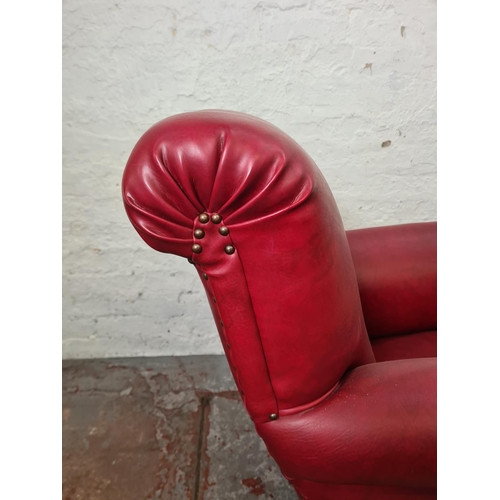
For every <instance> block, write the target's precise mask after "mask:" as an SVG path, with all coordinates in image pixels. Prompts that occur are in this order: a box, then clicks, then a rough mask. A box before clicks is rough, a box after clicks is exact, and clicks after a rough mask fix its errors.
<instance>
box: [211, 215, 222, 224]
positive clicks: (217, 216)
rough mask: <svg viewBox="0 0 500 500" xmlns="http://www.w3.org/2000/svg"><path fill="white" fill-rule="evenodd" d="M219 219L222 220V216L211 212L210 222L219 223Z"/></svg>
mask: <svg viewBox="0 0 500 500" xmlns="http://www.w3.org/2000/svg"><path fill="white" fill-rule="evenodd" d="M221 220H222V217H221V216H220V215H219V214H213V215H212V222H213V223H214V224H220V221H221Z"/></svg>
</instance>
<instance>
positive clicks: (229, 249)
mask: <svg viewBox="0 0 500 500" xmlns="http://www.w3.org/2000/svg"><path fill="white" fill-rule="evenodd" d="M224 252H226V253H227V254H228V255H231V254H233V253H234V247H233V245H226V246H225V247H224Z"/></svg>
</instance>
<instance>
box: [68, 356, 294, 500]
mask: <svg viewBox="0 0 500 500" xmlns="http://www.w3.org/2000/svg"><path fill="white" fill-rule="evenodd" d="M256 498H258V499H272V498H274V499H276V500H297V496H296V494H295V493H294V490H293V488H292V487H291V486H290V485H289V484H288V482H287V481H286V480H285V479H284V478H283V476H282V475H281V473H280V471H279V468H278V466H277V465H276V463H275V462H274V460H273V459H272V458H271V457H270V456H269V454H268V453H267V450H266V447H265V445H264V443H263V442H262V441H261V439H260V438H259V437H258V436H257V434H256V432H255V429H254V426H253V423H252V421H251V420H250V418H249V417H248V415H247V414H246V412H245V410H244V408H243V404H242V402H241V399H240V397H239V394H238V393H237V391H236V387H235V385H234V382H233V380H232V377H231V374H230V371H229V367H228V365H227V361H226V359H225V358H224V357H223V356H186V357H165V358H126V359H107V360H81V361H80V360H78V361H77V360H71V361H69V360H68V361H63V500H149V499H161V500H226V499H227V500H231V499H238V500H239V499H256Z"/></svg>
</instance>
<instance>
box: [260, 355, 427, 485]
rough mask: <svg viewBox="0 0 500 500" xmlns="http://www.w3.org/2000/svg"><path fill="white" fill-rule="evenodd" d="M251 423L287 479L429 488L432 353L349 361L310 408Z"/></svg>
mask: <svg viewBox="0 0 500 500" xmlns="http://www.w3.org/2000/svg"><path fill="white" fill-rule="evenodd" d="M257 431H258V433H259V435H260V436H261V437H262V439H264V441H265V442H266V444H267V447H268V449H269V452H270V453H271V455H272V456H273V457H274V458H275V460H276V461H277V462H278V463H279V464H280V467H281V469H282V472H283V473H284V474H285V475H286V476H287V477H289V478H290V479H291V480H292V482H294V480H299V481H300V480H304V479H305V480H308V481H317V482H326V483H338V484H365V485H378V486H398V487H409V488H433V487H435V486H436V461H437V458H436V359H435V358H434V359H432V358H425V359H423V358H422V359H411V360H402V361H387V362H383V363H373V364H369V365H364V366H360V367H358V368H355V369H353V370H351V371H349V372H348V373H347V374H346V375H345V376H344V378H343V379H342V380H341V383H340V385H339V387H338V389H337V390H336V392H335V393H334V394H333V395H332V396H330V398H328V399H327V400H325V401H323V402H322V403H321V404H319V405H318V406H316V407H315V408H313V409H311V410H309V411H305V412H301V413H297V414H294V415H287V416H285V417H283V418H281V419H280V420H279V421H277V422H273V423H271V424H269V423H264V424H259V425H257Z"/></svg>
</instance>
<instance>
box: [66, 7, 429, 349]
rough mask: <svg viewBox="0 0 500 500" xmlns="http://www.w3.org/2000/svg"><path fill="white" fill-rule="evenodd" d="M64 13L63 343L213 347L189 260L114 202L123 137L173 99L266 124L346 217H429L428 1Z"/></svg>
mask: <svg viewBox="0 0 500 500" xmlns="http://www.w3.org/2000/svg"><path fill="white" fill-rule="evenodd" d="M63 20H64V28H63V42H64V48H63V58H64V59H63V62H64V68H63V99H64V101H63V134H64V135H63V163H64V165H63V167H64V174H63V182H64V191H63V192H64V199H63V244H64V252H63V253H64V265H63V269H64V277H63V293H64V297H63V306H64V315H63V316H64V317H63V328H64V332H63V346H64V347H63V355H64V357H65V358H82V357H111V356H144V355H145V356H153V355H168V354H179V355H180V354H206V353H221V352H222V349H221V347H220V346H219V340H218V337H217V333H216V330H215V327H214V325H213V324H212V318H211V316H210V312H209V307H208V304H207V303H206V300H205V296H204V292H203V291H202V286H201V284H200V283H198V277H197V276H196V275H195V272H194V269H193V267H192V266H190V265H189V264H187V262H186V261H185V260H184V259H181V258H179V257H174V256H170V255H164V254H160V253H157V252H154V251H153V250H151V249H149V248H148V247H146V245H145V244H144V243H143V242H142V240H141V239H140V238H139V236H138V235H137V234H136V233H135V231H134V230H133V228H132V226H131V225H130V223H129V222H128V220H127V218H126V215H125V212H124V209H123V207H122V201H121V193H120V182H121V175H122V171H123V168H124V165H125V163H126V160H127V158H128V155H129V153H130V151H131V149H132V147H133V146H134V144H135V142H136V141H137V139H138V138H139V137H140V135H141V134H142V133H143V132H144V131H145V130H146V129H147V128H149V127H150V126H151V125H152V124H153V123H155V122H157V121H158V120H160V119H162V118H165V117H167V116H170V115H172V114H176V113H180V112H184V111H192V110H197V109H215V108H223V109H232V110H239V111H244V112H247V113H250V114H254V115H256V116H259V117H261V118H264V119H266V120H268V121H270V122H272V123H274V124H275V125H277V126H278V127H280V128H281V129H283V130H284V131H285V132H287V133H288V134H289V135H291V136H292V137H293V138H294V139H295V140H297V141H298V142H299V143H300V144H301V145H302V146H303V147H304V148H305V149H306V150H307V151H308V153H309V154H310V155H311V156H312V157H313V158H314V159H315V161H316V163H317V164H318V165H319V167H320V168H321V169H322V171H323V173H324V174H325V176H326V178H327V180H328V182H329V184H330V186H331V188H332V191H333V193H334V195H335V197H336V199H337V203H338V205H339V208H340V211H341V213H342V215H343V219H344V223H345V226H346V228H348V229H349V228H359V227H367V226H376V225H384V224H397V223H402V222H414V221H425V220H435V218H436V4H435V0H421V1H420V2H415V1H414V0H397V1H394V2H391V1H382V0H378V1H377V0H365V1H357V2H354V1H350V2H349V1H346V0H337V1H335V2H332V1H325V0H318V1H314V0H309V1H306V0H288V1H285V0H279V1H269V2H268V1H256V0H255V1H248V0H245V1H243V0H211V1H210V2H204V1H201V0H195V1H188V0H170V1H161V0H131V1H126V0H113V1H111V2H106V1H103V0H88V1H85V2H81V1H77V0H65V1H64V2H63ZM384 141H391V144H390V146H388V147H382V146H381V145H382V143H383V142H384Z"/></svg>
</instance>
